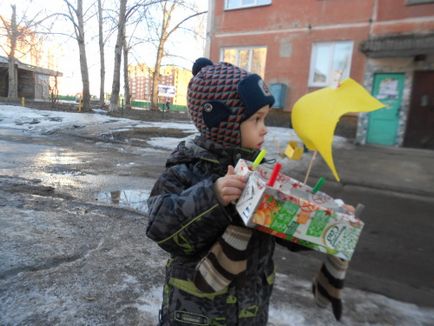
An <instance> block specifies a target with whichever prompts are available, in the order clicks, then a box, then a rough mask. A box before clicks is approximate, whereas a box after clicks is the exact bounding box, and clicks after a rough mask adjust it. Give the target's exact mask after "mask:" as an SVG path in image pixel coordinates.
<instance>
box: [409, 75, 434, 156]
mask: <svg viewBox="0 0 434 326" xmlns="http://www.w3.org/2000/svg"><path fill="white" fill-rule="evenodd" d="M404 146H406V147H416V148H427V149H434V71H416V72H415V73H414V77H413V88H412V90H411V100H410V111H409V116H408V120H407V128H406V131H405V136H404Z"/></svg>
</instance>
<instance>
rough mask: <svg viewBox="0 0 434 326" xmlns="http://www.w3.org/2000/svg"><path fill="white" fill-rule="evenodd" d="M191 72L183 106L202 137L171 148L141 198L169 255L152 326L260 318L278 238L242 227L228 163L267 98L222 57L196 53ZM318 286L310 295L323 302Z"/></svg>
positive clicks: (260, 118) (246, 154)
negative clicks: (144, 197)
mask: <svg viewBox="0 0 434 326" xmlns="http://www.w3.org/2000/svg"><path fill="white" fill-rule="evenodd" d="M193 75H194V77H193V78H192V79H191V81H190V83H189V85H188V94H187V102H188V103H187V105H188V109H189V112H190V115H191V118H192V120H193V123H194V124H195V126H196V127H197V129H198V130H199V132H200V136H198V137H197V138H195V139H194V140H191V141H183V142H181V143H180V144H179V145H178V147H177V148H176V149H175V151H174V152H173V153H172V154H171V155H170V157H169V158H168V160H167V162H166V171H165V172H164V173H163V174H162V175H161V176H160V177H159V179H158V180H157V182H156V183H155V185H154V187H153V189H152V192H151V195H150V198H149V200H148V206H149V218H150V219H149V225H148V228H147V231H146V234H147V236H148V237H149V238H151V239H153V240H154V241H156V242H157V243H158V245H159V246H160V247H161V248H163V249H164V250H166V251H167V252H169V253H170V255H171V258H170V259H169V261H168V263H167V265H166V279H165V285H164V291H163V304H162V308H161V310H160V325H189V324H192V325H249V326H254V325H266V324H267V320H268V306H269V300H270V296H271V291H272V284H273V279H274V265H273V260H272V256H273V252H274V246H275V241H276V239H275V238H274V237H272V236H270V235H268V234H265V233H261V232H259V231H256V230H253V229H249V228H246V227H244V225H243V222H242V221H241V219H240V217H239V215H238V213H237V212H236V210H235V207H234V204H233V203H234V201H236V200H237V199H238V198H239V196H240V195H241V192H242V190H243V188H244V186H245V184H246V180H245V179H244V178H243V177H241V176H237V175H235V173H234V168H233V167H234V166H235V165H236V163H237V161H238V159H240V158H244V159H246V160H250V161H253V160H254V159H255V157H256V156H257V154H258V153H259V150H260V149H261V147H262V145H263V143H264V137H265V135H266V133H267V129H266V127H265V118H266V116H267V114H268V112H269V110H270V107H271V106H272V105H273V103H274V98H273V96H272V95H271V93H270V92H269V91H268V88H267V86H266V85H265V83H264V82H263V81H262V79H261V78H260V77H259V76H258V75H256V74H249V73H248V72H247V71H245V70H243V69H241V68H239V67H236V66H233V65H231V64H229V63H218V64H213V63H212V62H211V61H210V60H208V59H206V58H200V59H198V60H197V61H196V62H195V64H194V65H193ZM285 245H286V246H287V247H289V248H290V249H291V250H297V249H299V247H298V246H297V245H291V244H290V243H289V242H285ZM340 276H342V274H340ZM321 285H322V284H318V282H315V286H314V292H315V293H317V294H318V292H319V291H322V290H323V289H324V288H325V292H324V291H323V292H324V293H325V294H324V295H323V296H322V297H324V296H325V297H326V299H325V300H326V301H327V300H331V299H330V298H329V297H328V296H327V295H328V292H327V286H325V287H324V286H321ZM320 294H321V293H320ZM338 299H339V298H338ZM339 303H340V300H339Z"/></svg>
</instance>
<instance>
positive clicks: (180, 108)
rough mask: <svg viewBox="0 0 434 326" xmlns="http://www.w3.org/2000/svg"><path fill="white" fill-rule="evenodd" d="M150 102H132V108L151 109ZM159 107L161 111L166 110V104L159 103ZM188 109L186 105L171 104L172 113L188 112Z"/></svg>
mask: <svg viewBox="0 0 434 326" xmlns="http://www.w3.org/2000/svg"><path fill="white" fill-rule="evenodd" d="M149 105H150V102H145V101H131V106H132V107H136V108H149ZM158 107H159V108H160V109H161V110H166V104H165V103H158ZM186 110H187V107H186V106H185V105H177V104H170V111H186Z"/></svg>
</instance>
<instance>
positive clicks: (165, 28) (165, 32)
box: [150, 2, 176, 110]
mask: <svg viewBox="0 0 434 326" xmlns="http://www.w3.org/2000/svg"><path fill="white" fill-rule="evenodd" d="M175 6H176V2H174V3H172V4H171V5H170V7H169V8H167V2H164V5H163V22H162V24H161V34H160V38H159V42H158V48H157V58H156V60H155V66H154V73H153V75H152V85H151V104H150V106H151V110H158V85H159V83H160V69H161V61H162V60H163V57H164V45H165V44H166V41H167V38H168V37H169V33H170V32H169V24H170V20H171V18H172V12H173V10H174V9H175Z"/></svg>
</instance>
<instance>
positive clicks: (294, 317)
mask: <svg viewBox="0 0 434 326" xmlns="http://www.w3.org/2000/svg"><path fill="white" fill-rule="evenodd" d="M138 127H141V128H146V127H153V128H172V129H173V128H175V129H181V130H182V131H185V132H186V137H188V136H191V134H192V133H194V131H195V128H194V126H193V125H192V124H191V123H186V122H179V123H167V122H145V121H135V120H134V121H133V120H129V119H122V118H113V117H109V116H107V115H105V114H101V111H99V112H98V113H66V112H55V111H42V110H33V109H28V108H24V107H19V106H10V105H0V135H1V131H2V130H6V129H13V130H15V131H17V132H23V133H29V134H32V135H35V136H38V135H47V134H51V133H53V132H56V131H59V130H61V131H62V132H66V133H67V132H68V130H71V132H72V131H74V130H77V129H81V130H85V129H86V130H93V131H97V132H100V133H104V132H107V131H108V130H110V131H111V132H113V131H120V130H128V129H131V128H138ZM297 139H298V138H297V136H296V135H295V133H294V131H293V130H291V129H289V128H275V127H270V128H269V131H268V135H267V141H266V144H265V147H266V148H267V150H268V152H269V153H270V154H271V156H277V154H279V153H280V152H281V151H282V150H283V149H284V146H285V144H286V143H287V142H288V141H289V140H297ZM179 141H180V139H179V138H170V137H158V138H153V139H151V140H150V141H149V142H148V144H149V145H150V146H158V148H160V149H161V148H162V149H167V150H171V149H173V147H174V146H175V145H176V144H177V143H178V142H179ZM334 146H351V145H350V144H349V143H348V142H347V141H346V139H344V138H342V137H335V141H334ZM0 151H2V149H1V148H0ZM134 282H135V281H134V279H131V278H129V279H127V280H126V284H127V286H130V285H131V286H134V284H133V283H134ZM288 284H290V286H288ZM288 287H290V288H291V289H293V293H292V294H290V296H289V297H290V299H291V300H285V301H279V298H281V295H282V294H283V293H284V291H285V289H288ZM161 293H162V287H161V284H156V285H155V287H154V288H152V290H151V291H148V292H143V295H142V296H141V297H140V298H139V300H137V301H136V303H135V305H134V307H135V308H136V309H138V310H139V311H140V312H141V313H142V314H143V316H147V317H148V318H149V316H150V315H152V316H155V319H154V321H155V322H156V318H157V315H158V309H159V306H160V304H161ZM343 296H344V309H345V312H344V317H343V324H345V325H434V309H431V308H425V307H419V306H417V305H414V304H410V303H404V302H400V301H396V300H392V299H390V298H387V297H385V296H382V295H378V294H373V293H369V292H365V291H361V290H357V289H350V288H346V289H345V290H344V294H343ZM310 297H311V293H310V283H308V282H305V281H303V280H299V279H294V278H291V277H289V276H288V275H283V274H277V279H276V287H275V295H274V297H273V301H272V304H271V307H270V323H269V324H270V325H309V326H310V325H325V324H327V325H333V324H336V325H337V324H338V323H336V322H335V321H334V318H333V316H332V314H331V312H330V310H328V311H326V312H325V311H323V310H321V309H319V308H317V307H316V306H315V305H314V303H313V301H309V300H310ZM288 301H290V302H288ZM305 302H309V304H305Z"/></svg>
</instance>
